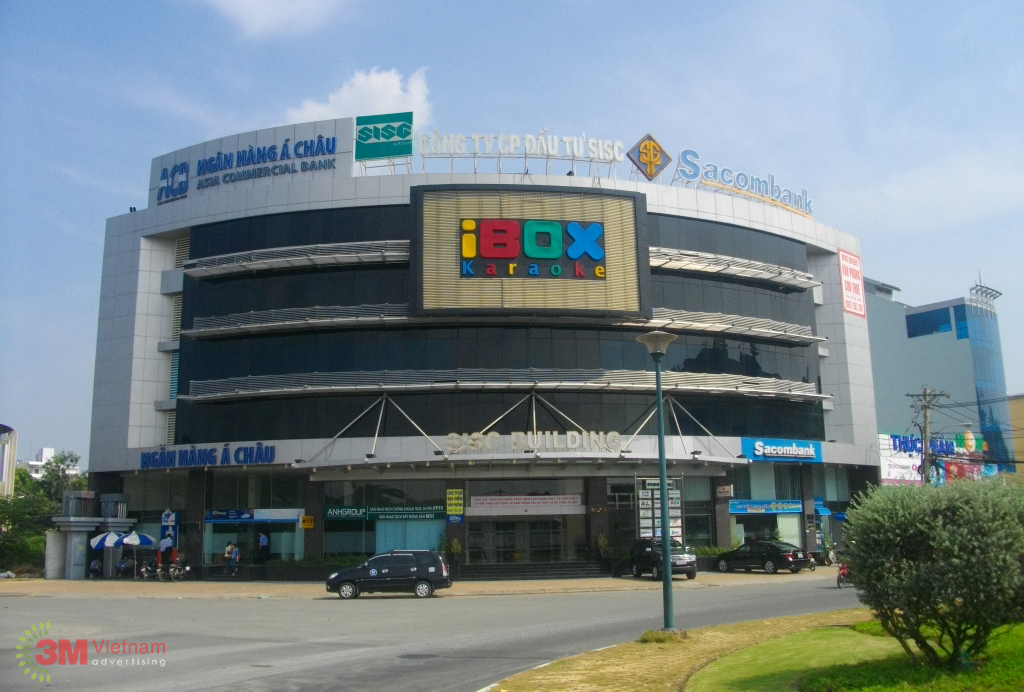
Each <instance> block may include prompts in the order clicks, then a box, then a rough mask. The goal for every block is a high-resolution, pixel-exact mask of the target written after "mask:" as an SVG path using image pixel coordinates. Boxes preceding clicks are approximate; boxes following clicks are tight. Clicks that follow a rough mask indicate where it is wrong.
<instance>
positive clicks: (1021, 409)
mask: <svg viewBox="0 0 1024 692" xmlns="http://www.w3.org/2000/svg"><path fill="white" fill-rule="evenodd" d="M1010 430H1012V431H1013V432H1011V433H1010V439H1011V441H1012V444H1011V445H1010V451H1011V453H1012V458H1013V460H1014V461H1015V462H1016V463H1015V464H1014V466H1015V467H1016V469H1017V474H1016V481H1017V482H1018V483H1022V484H1024V467H1021V465H1020V457H1021V455H1022V453H1024V394H1015V395H1013V396H1011V397H1010Z"/></svg>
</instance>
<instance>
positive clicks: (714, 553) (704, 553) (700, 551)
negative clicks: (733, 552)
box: [693, 545, 729, 557]
mask: <svg viewBox="0 0 1024 692" xmlns="http://www.w3.org/2000/svg"><path fill="white" fill-rule="evenodd" d="M727 550H729V548H719V547H718V546H717V545H698V546H697V547H696V548H694V549H693V554H694V555H696V556H697V557H718V556H719V555H721V554H722V553H724V552H726V551H727Z"/></svg>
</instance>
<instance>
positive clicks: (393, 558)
mask: <svg viewBox="0 0 1024 692" xmlns="http://www.w3.org/2000/svg"><path fill="white" fill-rule="evenodd" d="M451 585H452V580H451V578H450V577H449V574H448V563H447V562H445V559H444V557H442V555H441V554H440V553H435V552H434V551H433V550H389V551H388V552H386V553H381V554H380V555H374V556H373V557H371V558H370V559H369V560H367V561H366V562H364V563H363V564H361V565H359V566H358V567H350V568H349V569H346V570H342V571H341V572H335V573H334V574H332V575H331V576H329V577H327V591H328V592H330V593H337V594H338V596H340V597H341V598H356V597H357V596H359V594H361V593H372V592H374V591H408V592H411V593H414V594H416V595H417V596H419V597H420V598H427V597H428V596H432V595H433V594H434V591H435V590H436V589H447V588H448V587H449V586H451Z"/></svg>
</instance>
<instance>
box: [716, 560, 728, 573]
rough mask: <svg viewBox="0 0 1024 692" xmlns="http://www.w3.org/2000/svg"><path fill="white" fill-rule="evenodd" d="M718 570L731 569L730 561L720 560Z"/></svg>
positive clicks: (726, 570) (725, 570)
mask: <svg viewBox="0 0 1024 692" xmlns="http://www.w3.org/2000/svg"><path fill="white" fill-rule="evenodd" d="M718 571H719V572H728V571H729V561H728V560H719V561H718Z"/></svg>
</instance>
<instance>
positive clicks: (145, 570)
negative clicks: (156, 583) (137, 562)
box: [139, 561, 159, 579]
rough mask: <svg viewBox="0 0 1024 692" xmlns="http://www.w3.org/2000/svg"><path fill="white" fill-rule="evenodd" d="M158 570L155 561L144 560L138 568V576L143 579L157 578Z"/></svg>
mask: <svg viewBox="0 0 1024 692" xmlns="http://www.w3.org/2000/svg"><path fill="white" fill-rule="evenodd" d="M158 571H159V570H158V569H157V566H156V562H153V561H150V562H144V563H143V564H142V567H140V568H139V576H140V577H142V578H143V579H158V578H159V575H158Z"/></svg>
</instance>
